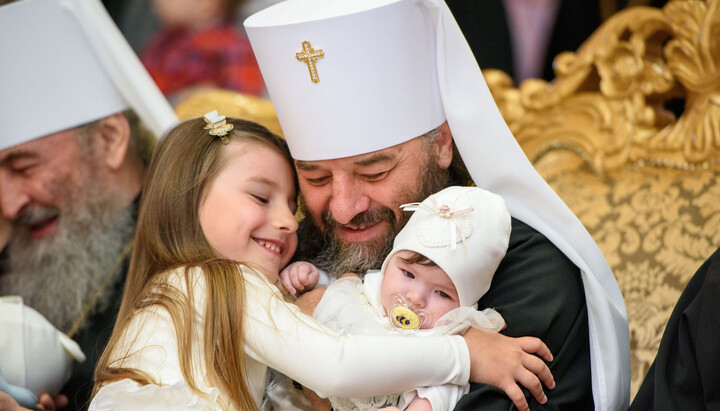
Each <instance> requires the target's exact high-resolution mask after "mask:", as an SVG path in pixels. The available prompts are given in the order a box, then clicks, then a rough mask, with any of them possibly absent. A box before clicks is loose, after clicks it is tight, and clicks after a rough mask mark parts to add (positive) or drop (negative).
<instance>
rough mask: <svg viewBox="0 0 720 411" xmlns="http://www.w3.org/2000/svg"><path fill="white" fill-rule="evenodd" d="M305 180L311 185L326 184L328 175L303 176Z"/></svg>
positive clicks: (328, 178)
mask: <svg viewBox="0 0 720 411" xmlns="http://www.w3.org/2000/svg"><path fill="white" fill-rule="evenodd" d="M305 181H307V183H308V184H310V185H312V186H321V185H324V184H327V183H328V182H329V181H330V177H329V176H326V177H319V178H307V177H306V178H305Z"/></svg>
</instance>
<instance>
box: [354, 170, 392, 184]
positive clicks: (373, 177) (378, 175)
mask: <svg viewBox="0 0 720 411" xmlns="http://www.w3.org/2000/svg"><path fill="white" fill-rule="evenodd" d="M389 172H390V171H383V172H380V173H373V174H361V176H362V178H363V180H365V181H370V182H373V181H380V180H382V179H383V178H385V177H386V176H387V175H388V173H389Z"/></svg>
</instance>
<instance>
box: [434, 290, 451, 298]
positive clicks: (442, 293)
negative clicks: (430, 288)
mask: <svg viewBox="0 0 720 411" xmlns="http://www.w3.org/2000/svg"><path fill="white" fill-rule="evenodd" d="M435 292H436V293H438V295H439V296H440V297H443V298H450V296H449V295H447V293H445V292H444V291H440V290H437V291H435Z"/></svg>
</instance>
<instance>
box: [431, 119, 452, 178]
mask: <svg viewBox="0 0 720 411" xmlns="http://www.w3.org/2000/svg"><path fill="white" fill-rule="evenodd" d="M437 130H438V132H439V135H438V136H437V138H436V139H435V141H434V144H435V152H436V154H437V157H436V158H437V165H438V166H439V167H441V168H445V169H446V168H448V167H450V164H451V163H452V158H453V139H452V134H451V133H450V126H448V123H447V121H446V122H444V123H442V124H441V125H440V127H438V128H437Z"/></svg>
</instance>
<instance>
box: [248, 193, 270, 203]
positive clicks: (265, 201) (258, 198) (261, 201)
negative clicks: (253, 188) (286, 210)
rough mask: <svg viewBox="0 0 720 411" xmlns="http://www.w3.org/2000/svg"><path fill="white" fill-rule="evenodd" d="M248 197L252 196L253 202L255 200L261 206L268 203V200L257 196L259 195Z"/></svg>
mask: <svg viewBox="0 0 720 411" xmlns="http://www.w3.org/2000/svg"><path fill="white" fill-rule="evenodd" d="M250 195H251V196H253V198H254V199H255V200H257V201H258V202H259V203H261V204H267V203H268V199H267V198H265V197H262V196H259V195H256V194H250Z"/></svg>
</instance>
